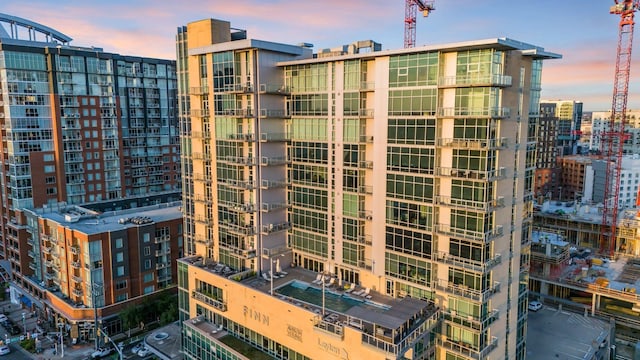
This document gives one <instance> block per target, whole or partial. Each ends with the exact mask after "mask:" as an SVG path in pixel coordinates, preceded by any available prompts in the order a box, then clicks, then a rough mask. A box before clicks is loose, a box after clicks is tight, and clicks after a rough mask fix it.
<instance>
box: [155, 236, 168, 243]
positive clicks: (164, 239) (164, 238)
mask: <svg viewBox="0 0 640 360" xmlns="http://www.w3.org/2000/svg"><path fill="white" fill-rule="evenodd" d="M169 240H171V236H170V235H162V236H157V237H156V238H154V239H153V242H154V243H155V244H161V243H163V242H167V241H169Z"/></svg>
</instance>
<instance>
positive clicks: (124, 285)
mask: <svg viewBox="0 0 640 360" xmlns="http://www.w3.org/2000/svg"><path fill="white" fill-rule="evenodd" d="M126 288H127V280H120V281H116V290H122V289H126Z"/></svg>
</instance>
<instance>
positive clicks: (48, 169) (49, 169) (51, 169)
mask: <svg viewBox="0 0 640 360" xmlns="http://www.w3.org/2000/svg"><path fill="white" fill-rule="evenodd" d="M55 171H56V167H55V166H54V165H45V166H44V172H45V173H47V174H50V173H54V172H55Z"/></svg>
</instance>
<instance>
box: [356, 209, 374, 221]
mask: <svg viewBox="0 0 640 360" xmlns="http://www.w3.org/2000/svg"><path fill="white" fill-rule="evenodd" d="M358 218H359V219H364V220H367V221H371V220H373V212H371V210H362V211H358Z"/></svg>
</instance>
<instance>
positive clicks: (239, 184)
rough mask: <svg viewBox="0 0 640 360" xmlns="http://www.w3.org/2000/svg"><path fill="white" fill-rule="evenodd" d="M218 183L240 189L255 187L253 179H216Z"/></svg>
mask: <svg viewBox="0 0 640 360" xmlns="http://www.w3.org/2000/svg"><path fill="white" fill-rule="evenodd" d="M218 183H219V184H223V185H226V186H228V187H230V188H234V189H240V190H252V189H255V188H256V187H257V184H256V182H255V181H249V180H234V179H218Z"/></svg>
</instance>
